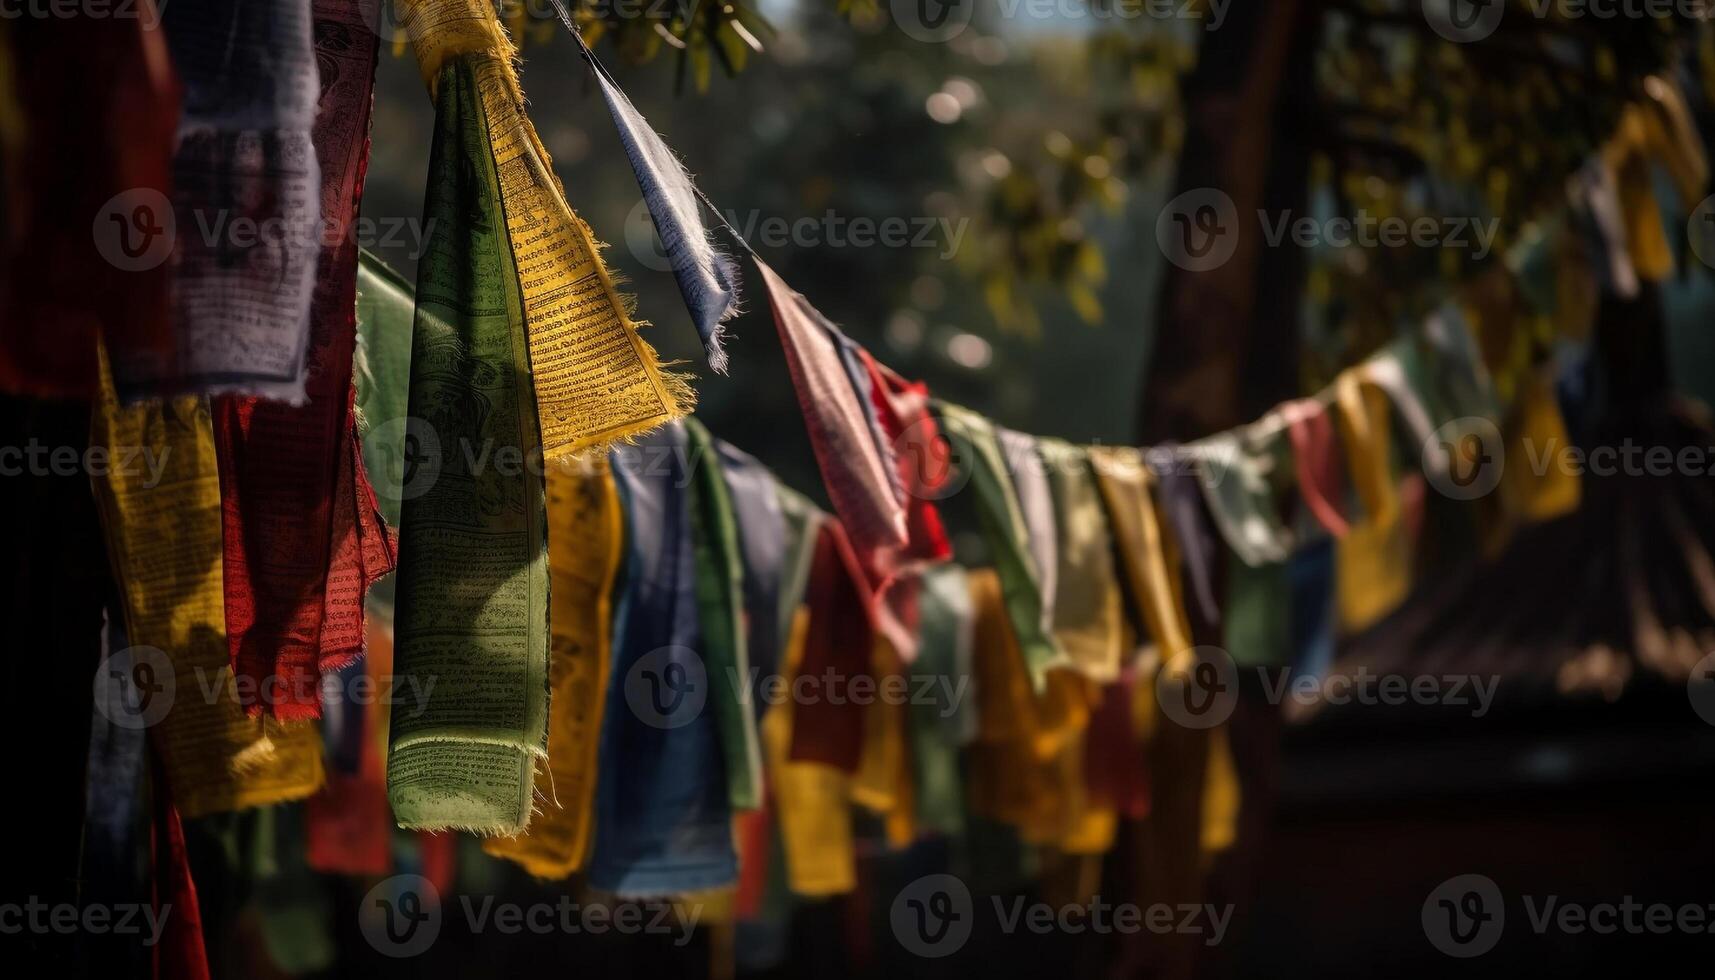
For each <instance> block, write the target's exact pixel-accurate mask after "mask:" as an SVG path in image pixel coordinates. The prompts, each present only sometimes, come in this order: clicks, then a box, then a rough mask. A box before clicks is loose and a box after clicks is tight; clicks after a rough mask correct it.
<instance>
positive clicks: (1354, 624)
mask: <svg viewBox="0 0 1715 980" xmlns="http://www.w3.org/2000/svg"><path fill="white" fill-rule="evenodd" d="M1376 363H1377V362H1376V361H1375V360H1373V359H1372V360H1371V361H1367V362H1365V363H1363V364H1359V365H1356V366H1354V367H1352V368H1348V369H1347V370H1346V371H1344V372H1342V373H1341V374H1340V375H1339V376H1338V377H1337V378H1335V381H1334V397H1335V406H1336V408H1337V409H1338V412H1339V415H1338V420H1339V422H1340V425H1341V436H1342V443H1343V445H1344V446H1345V449H1346V459H1347V464H1348V465H1349V466H1350V468H1351V477H1352V485H1353V487H1354V488H1356V490H1357V492H1358V498H1359V500H1360V501H1361V502H1362V504H1363V509H1364V516H1363V519H1362V520H1360V521H1356V522H1354V523H1353V524H1352V527H1351V530H1350V531H1349V533H1347V535H1346V536H1345V537H1343V538H1341V539H1340V542H1339V545H1338V548H1339V555H1338V560H1337V564H1336V567H1337V569H1338V571H1337V576H1338V584H1337V585H1336V589H1337V592H1338V595H1339V607H1340V622H1341V628H1342V630H1343V631H1347V632H1356V631H1358V630H1361V629H1363V628H1365V627H1367V626H1369V625H1371V624H1373V623H1374V622H1376V621H1377V620H1378V619H1380V618H1381V617H1382V616H1384V615H1386V614H1387V613H1388V612H1390V611H1392V610H1393V609H1394V608H1395V607H1396V606H1398V605H1399V604H1400V603H1401V602H1403V601H1404V600H1405V597H1406V594H1407V593H1408V592H1410V590H1411V582H1412V558H1411V556H1412V544H1411V542H1412V539H1413V538H1414V537H1415V531H1414V523H1415V521H1416V519H1417V516H1418V514H1419V513H1420V511H1417V510H1416V508H1408V507H1407V504H1408V503H1409V502H1410V501H1411V500H1412V499H1413V498H1414V497H1415V498H1416V499H1418V500H1421V494H1422V483H1423V481H1422V477H1421V476H1420V475H1417V474H1413V475H1411V476H1408V477H1405V478H1404V479H1403V480H1402V479H1401V477H1400V476H1398V475H1397V473H1396V471H1395V469H1394V466H1395V464H1394V448H1393V429H1394V421H1393V420H1394V412H1395V410H1396V409H1397V410H1399V414H1400V415H1401V417H1402V418H1403V419H1405V420H1406V422H1407V424H1408V426H1409V427H1410V428H1411V429H1413V430H1414V431H1415V432H1416V433H1420V434H1421V435H1422V436H1423V437H1424V438H1423V441H1424V442H1425V443H1427V442H1429V439H1428V435H1429V431H1431V430H1432V429H1433V427H1432V426H1431V425H1430V424H1429V422H1428V418H1427V416H1426V415H1425V414H1424V410H1423V406H1422V403H1421V402H1419V401H1418V400H1417V397H1416V395H1415V393H1413V392H1412V391H1410V389H1409V387H1408V386H1407V385H1405V384H1404V379H1403V374H1402V373H1401V372H1400V371H1399V368H1398V362H1397V360H1394V361H1391V362H1389V363H1390V365H1391V366H1384V367H1382V368H1380V369H1379V370H1378V369H1376V367H1375V365H1376ZM1425 451H1426V452H1429V451H1431V450H1430V449H1429V448H1427V447H1426V449H1425ZM1443 452H1445V450H1443Z"/></svg>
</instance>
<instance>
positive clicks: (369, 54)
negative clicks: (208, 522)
mask: <svg viewBox="0 0 1715 980" xmlns="http://www.w3.org/2000/svg"><path fill="white" fill-rule="evenodd" d="M314 14H315V45H316V47H315V56H316V59H317V60H318V62H319V63H320V65H321V69H320V76H321V86H322V93H321V97H320V99H318V100H317V106H318V109H317V111H316V116H315V126H314V129H313V131H312V138H313V143H312V145H313V147H314V149H315V154H316V159H317V161H318V162H319V164H320V167H321V171H322V182H321V201H320V208H319V212H318V213H319V215H320V219H321V223H320V224H319V225H318V227H319V228H320V229H322V231H323V232H324V233H325V234H326V236H327V237H326V239H325V243H323V242H322V240H320V239H318V242H319V243H322V244H324V246H325V247H321V248H320V249H319V260H318V261H317V263H316V270H317V271H316V276H315V285H314V289H313V292H312V295H311V301H310V314H309V316H310V320H309V329H310V341H309V342H310V357H309V369H308V371H307V374H306V378H305V381H304V391H305V394H306V396H307V401H305V402H304V403H303V404H298V405H292V404H286V403H283V402H274V401H265V400H262V399H258V398H250V397H243V396H230V395H228V396H221V397H218V398H216V399H215V400H214V402H213V409H214V436H215V451H216V456H217V458H218V459H219V461H220V470H221V508H222V511H223V515H224V520H225V529H226V530H225V534H224V535H223V538H222V541H223V545H224V548H225V564H224V567H225V574H226V624H227V635H228V640H229V642H230V644H231V650H232V661H233V665H234V669H235V671H236V672H237V673H238V675H239V676H240V677H243V678H245V679H246V680H248V681H250V682H251V683H252V684H254V685H256V686H257V687H258V688H259V689H261V688H262V687H263V685H266V686H267V689H268V690H270V691H272V692H273V693H272V694H270V695H269V696H267V697H265V698H263V699H262V700H261V701H260V702H259V703H256V704H251V705H247V707H248V708H249V709H250V710H251V711H267V712H269V713H272V714H273V715H274V716H275V717H278V718H313V717H317V716H319V714H320V712H321V706H320V704H319V703H318V701H317V698H316V690H317V681H318V680H319V679H320V676H321V674H322V673H323V672H325V671H332V670H338V669H339V668H341V667H343V666H345V665H347V664H349V663H350V662H351V661H353V660H355V659H357V658H358V657H359V656H360V655H361V654H362V651H363V596H364V593H365V592H366V591H367V590H368V587H369V585H370V584H371V583H372V582H374V581H375V580H376V579H378V578H380V577H381V576H382V575H383V574H385V573H387V572H390V571H392V569H393V560H394V555H393V546H392V542H391V541H390V540H389V539H388V538H387V536H386V534H385V532H384V531H383V530H382V528H381V524H380V520H379V519H378V518H377V516H376V511H375V503H374V500H373V493H374V492H373V490H372V489H371V487H370V486H369V480H368V476H367V474H366V472H365V469H364V466H363V461H362V459H361V457H360V455H359V453H360V450H359V448H358V444H357V437H356V432H355V431H354V422H353V419H352V405H353V399H354V395H353V388H352V357H353V351H354V349H355V344H356V323H355V304H356V290H357V261H358V248H357V239H356V236H355V235H354V234H353V233H352V230H353V226H354V223H355V221H356V219H357V209H358V202H359V201H360V200H361V198H362V196H363V175H364V172H365V170H366V168H367V165H368V152H369V132H368V130H369V109H370V103H371V101H372V100H371V90H372V88H373V86H374V73H375V61H376V47H377V43H378V42H377V39H376V36H375V34H374V32H373V31H371V30H370V29H369V27H368V26H367V25H366V24H365V23H364V22H363V12H362V11H361V10H360V9H358V6H357V5H356V4H353V3H351V2H349V0H315V2H314Z"/></svg>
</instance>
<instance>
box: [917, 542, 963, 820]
mask: <svg viewBox="0 0 1715 980" xmlns="http://www.w3.org/2000/svg"><path fill="white" fill-rule="evenodd" d="M921 609H922V636H921V642H920V645H919V649H920V650H921V651H922V653H921V655H920V656H919V657H918V658H917V660H916V661H915V662H914V663H913V664H912V665H911V677H912V689H913V690H914V691H922V690H925V689H927V690H930V691H933V692H934V697H933V698H912V700H911V748H912V772H913V775H914V777H915V780H916V782H915V786H914V789H915V793H914V795H915V798H916V804H917V813H916V822H917V825H918V826H919V827H920V828H922V829H923V830H924V831H926V832H928V833H936V834H943V835H946V836H958V835H961V834H963V833H964V829H965V806H964V780H963V777H962V776H961V775H960V773H959V753H960V750H961V749H962V748H963V747H964V745H966V744H967V743H969V742H970V741H971V740H972V739H973V738H974V737H975V735H976V730H975V723H976V713H975V712H976V706H975V705H974V704H973V703H972V696H971V691H970V677H971V669H972V666H973V664H972V658H973V656H974V651H973V649H972V630H973V619H972V617H973V613H972V609H971V594H970V583H969V582H968V581H967V573H966V571H965V570H964V569H963V568H961V567H959V566H957V565H939V566H936V567H935V568H932V569H929V570H927V571H925V572H924V573H923V591H922V605H921ZM925 681H927V682H929V683H928V684H925V683H924V682H925Z"/></svg>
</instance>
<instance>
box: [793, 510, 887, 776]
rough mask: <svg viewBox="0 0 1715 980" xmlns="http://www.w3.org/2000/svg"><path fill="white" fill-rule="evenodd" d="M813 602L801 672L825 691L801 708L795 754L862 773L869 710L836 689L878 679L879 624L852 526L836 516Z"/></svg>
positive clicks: (826, 535) (827, 527) (818, 549)
mask: <svg viewBox="0 0 1715 980" xmlns="http://www.w3.org/2000/svg"><path fill="white" fill-rule="evenodd" d="M808 602H809V605H810V609H811V616H810V625H809V628H808V632H807V633H806V635H805V638H804V651H803V656H802V659H801V661H800V669H799V673H800V674H802V675H805V676H808V677H810V678H813V680H812V683H814V684H816V685H818V688H817V690H818V691H819V692H820V694H821V696H820V697H818V698H816V699H815V700H814V702H813V703H812V704H809V705H805V706H803V707H802V708H801V709H800V710H797V711H795V712H794V713H793V721H792V750H791V758H792V760H793V761H796V762H817V763H821V764H823V765H828V766H833V767H834V768H836V769H839V770H840V771H841V772H846V773H855V772H857V769H858V765H859V762H860V761H861V759H862V756H863V728H864V725H863V720H864V714H863V707H862V705H860V704H857V703H855V702H854V700H853V699H851V698H848V697H838V698H836V697H835V696H834V695H833V691H834V690H835V688H836V686H837V687H838V688H840V689H843V690H844V689H849V688H850V685H851V684H852V683H853V682H854V680H857V679H860V678H868V677H870V659H871V653H872V651H873V648H874V643H875V641H874V622H873V620H872V619H871V618H870V614H869V609H870V596H869V591H868V588H867V585H866V583H865V580H864V577H863V569H862V568H861V567H860V566H859V565H858V560H857V555H856V553H855V552H853V550H852V547H851V544H850V542H849V541H848V540H847V539H846V533H845V528H844V527H843V526H842V525H841V523H840V522H839V521H837V520H834V519H831V518H830V519H828V520H824V521H822V522H821V523H820V526H819V528H818V530H817V536H816V546H815V554H814V557H813V558H812V560H811V565H810V581H809V586H808Z"/></svg>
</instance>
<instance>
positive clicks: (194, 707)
mask: <svg viewBox="0 0 1715 980" xmlns="http://www.w3.org/2000/svg"><path fill="white" fill-rule="evenodd" d="M100 364H101V366H100V371H101V374H100V378H101V383H102V385H103V391H102V397H101V399H100V401H99V402H98V403H97V405H96V411H95V414H94V418H93V421H92V423H91V432H90V445H92V446H102V447H105V448H106V450H107V451H108V452H109V453H111V454H117V453H120V452H122V451H123V450H124V449H125V448H126V447H141V448H142V449H143V451H144V452H145V453H146V455H147V458H149V459H153V460H157V461H158V466H159V469H158V470H157V471H155V472H153V473H151V472H150V471H148V470H146V469H144V468H142V467H117V466H116V467H112V468H110V469H109V470H108V471H107V472H106V473H105V475H102V476H98V477H96V478H95V480H94V485H95V493H96V497H97V499H98V500H99V502H100V505H101V514H102V524H103V527H104V529H105V531H106V535H107V549H108V556H109V560H110V561H111V562H112V564H113V574H114V578H115V580H116V581H117V582H118V583H119V588H120V595H121V602H122V605H123V608H124V612H125V631H126V635H127V636H128V637H129V639H130V642H131V643H132V644H133V645H132V646H131V647H130V649H129V650H127V651H123V656H124V660H123V662H119V663H115V662H114V660H113V659H110V660H109V661H108V663H107V664H106V665H104V667H103V670H105V671H107V672H108V673H107V675H108V677H109V678H110V679H111V684H110V685H109V686H108V690H109V691H110V693H112V694H113V697H114V698H116V699H117V701H116V702H114V703H110V704H109V710H110V711H115V712H122V713H123V714H124V715H125V716H126V717H127V718H129V719H131V721H132V723H135V724H138V725H141V726H148V725H152V726H153V727H152V729H151V732H152V737H151V739H150V741H151V742H152V743H153V745H154V750H155V754H156V756H157V758H158V759H159V762H160V765H161V769H162V772H163V773H164V776H165V787H166V791H165V792H164V793H163V794H162V795H163V796H164V797H165V796H167V795H168V794H170V798H171V800H172V805H173V806H174V807H176V808H177V810H178V812H180V813H183V814H184V815H186V816H189V817H197V816H202V815H205V814H210V813H220V812H224V811H228V810H239V809H245V808H248V807H253V806H263V805H266V804H270V803H279V802H283V801H286V800H296V799H301V798H303V797H305V796H308V795H309V794H310V793H312V792H313V791H314V790H315V789H316V787H317V786H319V785H320V784H321V782H322V744H321V736H320V734H319V733H318V732H317V731H316V729H315V726H314V725H309V724H295V725H294V724H282V723H280V722H278V721H276V720H274V719H273V718H271V717H266V716H265V717H259V718H251V717H247V716H246V715H245V712H244V709H243V708H242V707H241V706H240V703H239V696H238V690H237V684H236V678H235V677H234V675H233V673H232V666H231V663H230V661H229V659H228V657H227V647H226V624H225V620H224V615H225V614H224V602H223V600H222V597H221V571H220V532H221V525H220V476H219V473H218V471H217V468H216V464H215V452H214V431H213V426H212V423H211V421H210V418H209V409H208V401H207V400H206V399H200V398H195V397H191V396H183V397H180V398H176V399H171V400H168V401H156V402H149V403H145V404H142V405H138V406H134V407H122V406H121V405H120V404H119V398H118V395H117V393H116V392H115V391H114V390H113V388H112V381H111V380H110V379H111V375H110V374H109V373H108V369H107V365H106V360H105V357H103V358H102V359H101V362H100ZM112 458H118V457H117V455H114V456H113V457H112Z"/></svg>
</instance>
